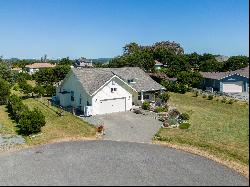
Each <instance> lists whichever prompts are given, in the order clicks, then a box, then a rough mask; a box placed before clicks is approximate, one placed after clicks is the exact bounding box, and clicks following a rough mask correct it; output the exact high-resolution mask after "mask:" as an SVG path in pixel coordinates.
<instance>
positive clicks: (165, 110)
mask: <svg viewBox="0 0 250 187" xmlns="http://www.w3.org/2000/svg"><path fill="white" fill-rule="evenodd" d="M155 112H156V113H159V112H167V109H166V108H165V107H162V106H158V107H156V108H155Z"/></svg>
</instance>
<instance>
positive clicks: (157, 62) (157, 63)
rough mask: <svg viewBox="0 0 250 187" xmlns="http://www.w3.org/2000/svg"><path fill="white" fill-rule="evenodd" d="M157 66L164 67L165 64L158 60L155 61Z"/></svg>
mask: <svg viewBox="0 0 250 187" xmlns="http://www.w3.org/2000/svg"><path fill="white" fill-rule="evenodd" d="M155 65H160V66H162V65H163V64H162V63H161V62H159V61H158V60H155Z"/></svg>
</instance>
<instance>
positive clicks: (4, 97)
mask: <svg viewBox="0 0 250 187" xmlns="http://www.w3.org/2000/svg"><path fill="white" fill-rule="evenodd" d="M9 96H10V84H9V83H8V82H7V81H5V80H4V79H2V78H0V105H3V104H6V103H7V101H8V98H9Z"/></svg>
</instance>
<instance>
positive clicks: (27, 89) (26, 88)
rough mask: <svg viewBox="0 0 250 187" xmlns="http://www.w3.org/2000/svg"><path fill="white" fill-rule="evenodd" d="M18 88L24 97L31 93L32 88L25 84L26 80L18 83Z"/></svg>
mask: <svg viewBox="0 0 250 187" xmlns="http://www.w3.org/2000/svg"><path fill="white" fill-rule="evenodd" d="M19 87H20V88H21V89H22V91H23V93H24V94H26V95H29V94H32V93H33V87H32V86H31V85H30V84H28V83H27V81H26V80H23V81H21V82H19Z"/></svg>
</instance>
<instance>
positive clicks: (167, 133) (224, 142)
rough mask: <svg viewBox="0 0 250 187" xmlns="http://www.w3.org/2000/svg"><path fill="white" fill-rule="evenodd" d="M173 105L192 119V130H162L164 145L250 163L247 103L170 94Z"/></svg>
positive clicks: (189, 94) (159, 133)
mask: <svg viewBox="0 0 250 187" xmlns="http://www.w3.org/2000/svg"><path fill="white" fill-rule="evenodd" d="M170 95H171V97H170V104H171V105H173V106H175V107H176V108H177V109H178V110H180V111H181V112H187V113H188V114H189V115H190V120H189V121H190V123H191V127H190V128H189V129H186V130H182V129H160V130H159V132H158V133H157V136H159V138H160V140H161V141H166V142H168V143H171V144H176V145H185V146H194V147H197V148H199V149H201V150H205V151H207V152H209V153H210V154H212V155H215V156H218V157H219V158H222V159H226V160H233V161H236V162H237V163H240V164H243V165H248V163H249V154H248V153H249V111H248V110H249V106H248V104H246V103H243V102H235V103H233V104H226V103H222V102H221V101H220V100H218V101H216V100H217V99H216V98H214V99H213V100H208V99H205V98H202V97H201V96H198V97H193V95H194V94H193V93H186V94H177V93H170Z"/></svg>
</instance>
